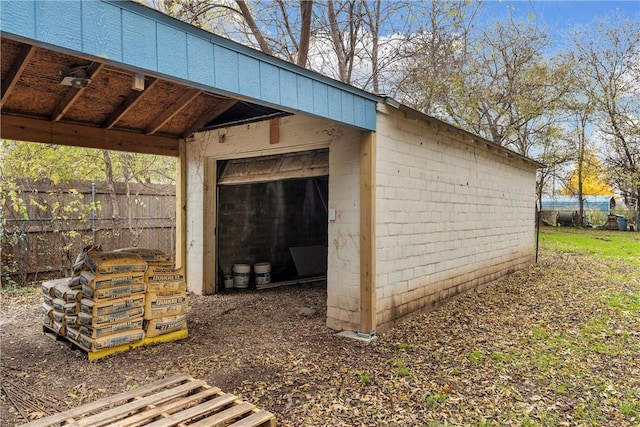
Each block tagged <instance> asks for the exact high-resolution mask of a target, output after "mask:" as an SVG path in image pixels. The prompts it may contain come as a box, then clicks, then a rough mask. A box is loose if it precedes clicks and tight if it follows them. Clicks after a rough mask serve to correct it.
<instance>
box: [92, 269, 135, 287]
mask: <svg viewBox="0 0 640 427" xmlns="http://www.w3.org/2000/svg"><path fill="white" fill-rule="evenodd" d="M142 282H144V273H141V272H137V273H117V274H97V275H96V274H94V273H92V272H90V271H83V272H82V273H81V274H80V284H81V285H82V286H86V287H88V288H90V289H105V288H114V287H116V286H130V285H133V284H135V283H142Z"/></svg>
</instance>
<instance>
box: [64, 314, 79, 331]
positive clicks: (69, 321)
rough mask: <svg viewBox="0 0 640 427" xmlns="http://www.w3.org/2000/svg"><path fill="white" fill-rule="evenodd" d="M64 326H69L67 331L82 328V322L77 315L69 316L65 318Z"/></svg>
mask: <svg viewBox="0 0 640 427" xmlns="http://www.w3.org/2000/svg"><path fill="white" fill-rule="evenodd" d="M64 324H65V325H66V326H67V329H68V328H77V327H78V326H80V320H78V316H77V315H70V314H67V315H65V317H64Z"/></svg>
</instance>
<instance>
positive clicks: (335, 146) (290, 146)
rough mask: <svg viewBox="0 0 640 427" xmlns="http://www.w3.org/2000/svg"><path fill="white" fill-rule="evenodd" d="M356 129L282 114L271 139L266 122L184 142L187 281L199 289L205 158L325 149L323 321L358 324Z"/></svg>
mask: <svg viewBox="0 0 640 427" xmlns="http://www.w3.org/2000/svg"><path fill="white" fill-rule="evenodd" d="M360 139H361V134H360V131H358V130H356V129H352V128H348V127H344V126H340V125H338V124H336V123H334V122H331V121H327V120H321V119H317V118H312V117H306V116H289V117H284V118H281V119H280V139H279V142H278V143H277V144H269V122H267V121H265V122H258V123H253V124H249V125H242V126H235V127H230V128H224V129H219V130H215V131H210V132H203V133H201V134H197V135H195V137H194V139H193V140H191V141H189V142H188V143H187V282H188V286H189V290H190V291H192V292H195V293H197V294H201V293H202V292H203V274H204V272H203V262H204V259H203V253H204V241H203V233H202V230H203V227H204V226H205V225H204V216H205V214H204V211H203V210H204V206H205V203H204V191H205V182H204V180H205V168H204V165H205V162H206V159H207V158H212V159H216V160H219V159H232V158H243V157H253V156H263V155H270V154H281V153H288V152H294V151H305V150H313V149H320V148H327V147H328V148H329V165H330V166H329V167H330V176H329V201H328V202H329V203H328V205H329V206H328V207H329V208H332V209H335V210H336V220H335V221H331V222H330V223H329V226H328V246H329V248H328V249H329V250H328V272H327V288H328V292H327V294H328V301H327V323H328V325H329V326H330V327H333V328H336V329H352V328H355V327H357V322H358V319H359V317H358V316H359V314H358V309H359V295H360V294H359V292H360V255H359V253H360V252H359V251H360V243H359V242H360V222H359V221H360V213H359V212H360V211H359V209H360V203H359V197H360V196H359V194H360V193H359V183H360V166H359V159H360V151H359V147H360V145H359V144H360Z"/></svg>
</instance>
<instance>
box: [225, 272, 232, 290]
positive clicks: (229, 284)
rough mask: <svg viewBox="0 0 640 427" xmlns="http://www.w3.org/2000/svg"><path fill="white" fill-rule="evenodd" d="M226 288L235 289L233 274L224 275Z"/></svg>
mask: <svg viewBox="0 0 640 427" xmlns="http://www.w3.org/2000/svg"><path fill="white" fill-rule="evenodd" d="M224 288H225V289H233V276H232V275H227V276H224Z"/></svg>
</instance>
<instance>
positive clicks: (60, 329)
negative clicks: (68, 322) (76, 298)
mask: <svg viewBox="0 0 640 427" xmlns="http://www.w3.org/2000/svg"><path fill="white" fill-rule="evenodd" d="M53 330H54V332H55V333H56V334H58V335H61V336H63V337H64V336H65V335H66V334H67V327H66V326H65V325H64V323H61V322H56V321H55V320H54V321H53Z"/></svg>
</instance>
